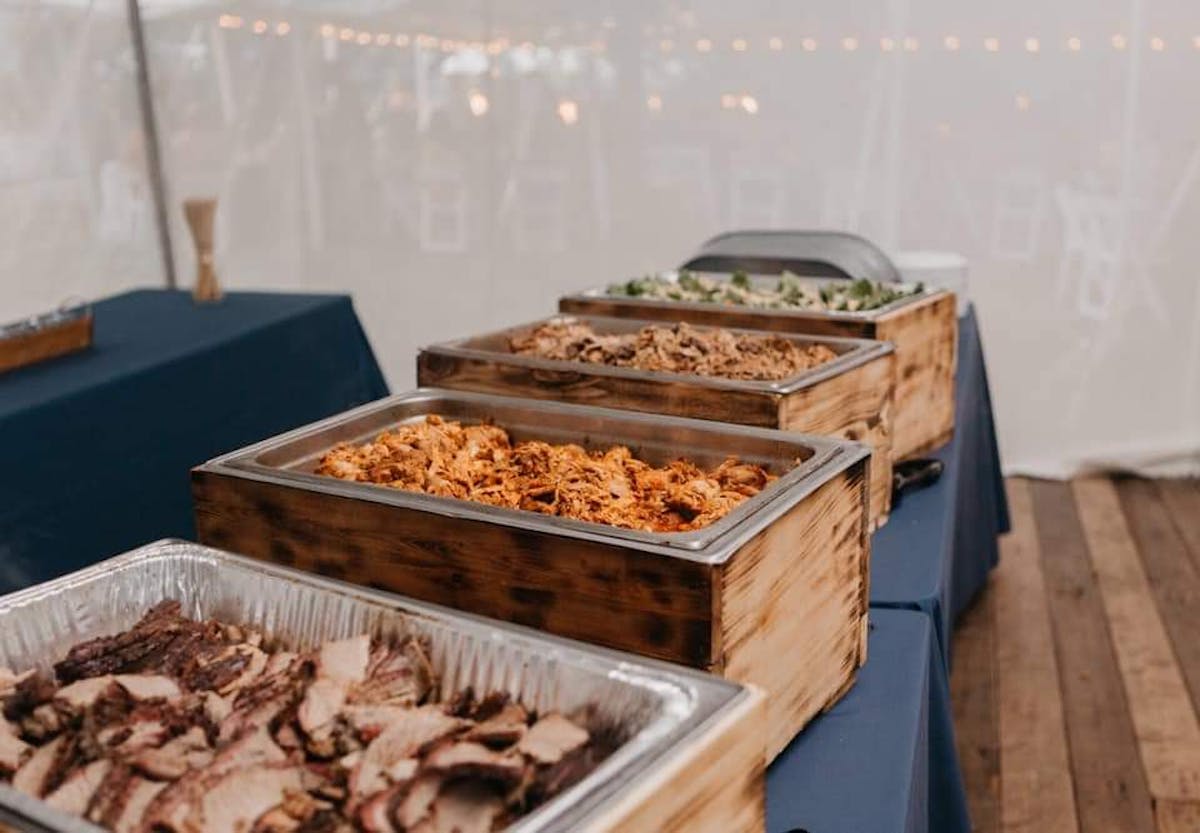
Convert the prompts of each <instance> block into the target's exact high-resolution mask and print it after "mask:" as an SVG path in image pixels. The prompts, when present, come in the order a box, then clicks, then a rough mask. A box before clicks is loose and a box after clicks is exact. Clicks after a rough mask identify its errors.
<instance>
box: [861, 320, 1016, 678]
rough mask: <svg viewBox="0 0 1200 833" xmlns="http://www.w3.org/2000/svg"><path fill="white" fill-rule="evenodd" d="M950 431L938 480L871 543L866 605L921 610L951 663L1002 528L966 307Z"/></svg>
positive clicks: (977, 352) (979, 350)
mask: <svg viewBox="0 0 1200 833" xmlns="http://www.w3.org/2000/svg"><path fill="white" fill-rule="evenodd" d="M955 384H956V388H957V393H956V399H957V404H956V414H955V431H954V438H953V439H952V440H951V441H950V442H949V443H947V444H946V445H945V446H944V447H942V448H941V449H940V450H939V451H938V452H937V453H935V454H934V455H933V456H934V457H936V458H938V459H939V460H941V461H942V462H943V463H944V464H945V470H944V471H943V473H942V477H941V479H940V480H939V481H938V482H937V483H935V484H934V485H933V486H930V487H928V488H925V489H920V490H918V491H915V492H913V493H912V494H908V495H906V496H905V497H904V499H903V501H902V502H901V504H900V505H899V506H898V507H896V508H895V509H894V510H893V511H892V516H891V519H890V520H889V521H888V523H887V525H886V526H884V527H883V528H882V529H880V530H879V531H878V532H876V533H875V537H874V539H873V541H872V542H871V606H872V607H874V608H901V609H905V610H921V611H924V612H925V613H927V614H929V616H930V618H931V620H932V621H933V624H934V638H935V640H936V643H937V646H938V650H939V652H940V653H941V655H942V657H943V661H944V663H945V667H946V668H947V669H948V668H949V667H950V639H949V638H948V636H949V634H950V631H951V629H952V627H953V624H954V621H955V619H957V617H958V615H959V614H960V613H961V612H962V611H963V609H964V608H966V606H967V604H968V603H969V602H970V601H971V599H973V598H974V597H975V594H976V593H978V592H979V590H980V589H982V588H983V586H984V584H985V583H986V582H987V576H988V573H989V572H990V571H991V569H992V568H993V567H995V566H996V563H997V561H998V559H999V548H998V544H997V537H998V536H999V535H1001V534H1002V533H1004V532H1007V531H1008V528H1009V521H1008V503H1007V501H1006V499H1005V496H1004V480H1003V475H1002V474H1001V471H1000V455H999V452H998V450H997V446H996V427H995V423H994V421H993V418H992V402H991V395H990V393H989V391H988V382H987V368H986V367H985V365H984V359H983V347H982V345H981V343H980V340H979V326H978V322H977V321H976V319H975V311H974V309H971V310H969V311H968V312H967V314H966V315H965V316H964V317H962V318H960V319H959V334H958V371H957V378H956V383H955Z"/></svg>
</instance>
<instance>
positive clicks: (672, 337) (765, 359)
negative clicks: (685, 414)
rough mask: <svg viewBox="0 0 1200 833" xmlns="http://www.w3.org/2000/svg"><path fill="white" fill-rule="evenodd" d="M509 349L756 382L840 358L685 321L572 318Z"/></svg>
mask: <svg viewBox="0 0 1200 833" xmlns="http://www.w3.org/2000/svg"><path fill="white" fill-rule="evenodd" d="M509 349H510V350H512V352H514V353H516V354H518V355H522V356H536V357H537V358H541V359H554V360H557V361H571V362H588V363H590V364H603V365H610V366H613V367H629V368H634V369H637V370H650V371H659V372H665V373H683V374H695V375H699V376H715V377H719V378H722V379H742V380H753V381H776V380H779V379H787V378H789V377H792V376H795V375H796V374H797V373H800V372H802V371H805V370H809V369H811V368H814V367H817V366H818V365H822V364H824V363H825V362H828V361H832V360H833V359H836V358H837V353H835V352H833V350H831V349H830V348H829V347H827V346H826V345H824V344H808V345H799V344H797V343H796V342H794V341H789V340H788V339H786V338H784V337H783V336H779V335H773V334H763V335H753V334H751V333H735V332H733V331H732V330H724V329H716V330H697V329H696V328H694V327H690V326H688V325H687V324H684V323H679V324H675V325H673V326H666V325H656V324H651V325H648V326H645V327H643V328H642V329H641V330H640V331H638V332H636V333H617V334H613V335H601V334H599V333H597V332H596V331H595V330H594V329H592V327H591V325H590V324H585V323H583V322H581V321H576V320H573V319H569V318H560V319H555V320H553V321H547V322H545V323H543V324H539V325H538V326H536V327H534V328H533V329H532V330H530V331H529V332H527V333H524V334H522V335H519V336H515V337H513V338H512V339H510V340H509Z"/></svg>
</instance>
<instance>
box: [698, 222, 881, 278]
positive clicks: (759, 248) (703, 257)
mask: <svg viewBox="0 0 1200 833" xmlns="http://www.w3.org/2000/svg"><path fill="white" fill-rule="evenodd" d="M681 268H683V269H691V270H695V271H700V272H726V273H728V272H735V271H738V270H741V271H745V272H751V273H758V274H775V275H777V274H779V273H780V272H783V271H785V270H786V271H789V272H795V273H796V274H797V275H804V276H811V277H820V278H841V279H850V280H861V279H864V278H865V279H867V280H872V281H878V282H880V283H900V282H901V281H902V278H901V275H900V272H899V270H898V269H896V266H895V265H894V264H893V263H892V261H891V259H890V258H889V257H888V256H887V254H885V253H884V251H883V250H882V249H880V248H879V247H878V246H876V245H875V244H874V243H872V242H871V241H869V240H867V239H866V238H864V237H860V236H858V235H857V234H849V233H847V232H842V231H783V230H779V231H730V232H726V233H724V234H718V235H717V236H716V237H713V238H711V239H709V240H707V241H706V242H705V243H704V244H703V245H701V246H700V250H699V251H698V252H696V254H694V255H692V257H691V258H690V259H689V260H688V261H687V262H686V263H684V264H683V266H682V267H681Z"/></svg>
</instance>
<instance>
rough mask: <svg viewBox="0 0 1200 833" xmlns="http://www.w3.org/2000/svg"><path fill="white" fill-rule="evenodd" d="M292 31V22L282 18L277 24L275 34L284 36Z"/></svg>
mask: <svg viewBox="0 0 1200 833" xmlns="http://www.w3.org/2000/svg"><path fill="white" fill-rule="evenodd" d="M290 31H292V24H290V23H288V22H287V21H286V20H281V21H279V22H278V23H276V24H275V34H277V35H279V36H280V37H283V36H284V35H286V34H287V33H288V32H290Z"/></svg>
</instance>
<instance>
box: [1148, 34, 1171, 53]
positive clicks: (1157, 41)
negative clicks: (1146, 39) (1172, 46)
mask: <svg viewBox="0 0 1200 833" xmlns="http://www.w3.org/2000/svg"><path fill="white" fill-rule="evenodd" d="M1150 48H1151V49H1153V50H1154V51H1155V52H1162V51H1163V50H1164V49H1166V48H1167V43H1166V41H1164V40H1163V39H1162V38H1160V37H1153V38H1150Z"/></svg>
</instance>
